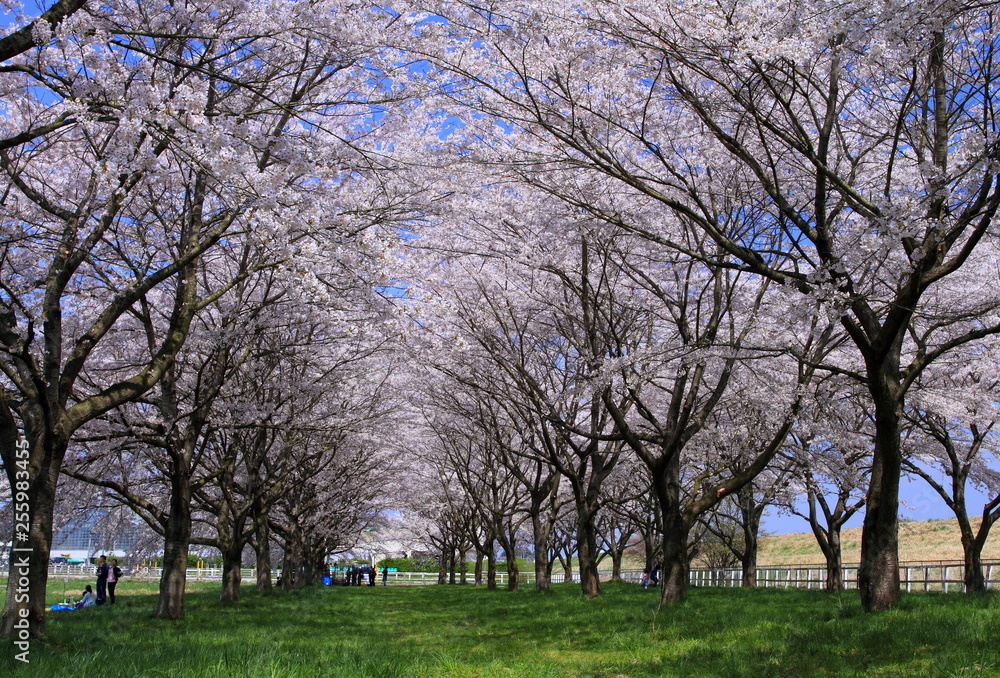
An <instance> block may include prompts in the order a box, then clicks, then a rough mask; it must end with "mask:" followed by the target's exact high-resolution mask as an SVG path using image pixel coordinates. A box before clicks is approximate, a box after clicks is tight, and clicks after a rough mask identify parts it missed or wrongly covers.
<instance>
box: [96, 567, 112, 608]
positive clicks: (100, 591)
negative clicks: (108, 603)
mask: <svg viewBox="0 0 1000 678" xmlns="http://www.w3.org/2000/svg"><path fill="white" fill-rule="evenodd" d="M109 572H110V568H109V567H108V558H107V556H101V558H100V560H98V561H97V604H98V605H103V604H104V601H105V600H106V599H107V597H108V573H109Z"/></svg>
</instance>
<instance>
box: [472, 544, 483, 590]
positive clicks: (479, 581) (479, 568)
mask: <svg viewBox="0 0 1000 678" xmlns="http://www.w3.org/2000/svg"><path fill="white" fill-rule="evenodd" d="M474 582H475V585H476V586H482V585H483V552H482V551H480V550H479V549H476V570H475V579H474Z"/></svg>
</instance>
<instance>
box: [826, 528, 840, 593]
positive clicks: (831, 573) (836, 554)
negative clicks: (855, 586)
mask: <svg viewBox="0 0 1000 678" xmlns="http://www.w3.org/2000/svg"><path fill="white" fill-rule="evenodd" d="M826 540H827V545H828V546H827V549H826V552H825V553H824V554H823V555H825V556H826V590H827V592H828V593H837V592H838V591H842V590H843V589H844V567H843V563H842V562H841V554H842V549H841V547H840V527H839V526H837V527H831V528H830V529H829V530H828V531H827V537H826Z"/></svg>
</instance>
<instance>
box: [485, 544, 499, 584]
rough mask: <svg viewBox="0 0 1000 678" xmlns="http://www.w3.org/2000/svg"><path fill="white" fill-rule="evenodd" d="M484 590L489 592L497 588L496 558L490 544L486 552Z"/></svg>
mask: <svg viewBox="0 0 1000 678" xmlns="http://www.w3.org/2000/svg"><path fill="white" fill-rule="evenodd" d="M486 588H487V589H488V590H490V591H496V588H497V556H496V552H495V551H494V550H493V546H492V544H491V545H490V548H489V550H487V551H486Z"/></svg>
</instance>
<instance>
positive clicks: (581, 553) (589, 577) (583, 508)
mask: <svg viewBox="0 0 1000 678" xmlns="http://www.w3.org/2000/svg"><path fill="white" fill-rule="evenodd" d="M576 511H577V516H578V520H577V531H576V555H577V558H578V559H579V561H580V586H581V588H582V589H583V595H585V596H587V597H588V598H596V597H597V596H599V595H601V577H600V574H599V573H598V569H597V527H596V526H595V525H594V512H593V511H592V506H591V504H590V502H587V501H586V500H577V502H576Z"/></svg>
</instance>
